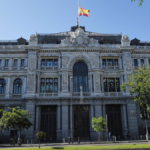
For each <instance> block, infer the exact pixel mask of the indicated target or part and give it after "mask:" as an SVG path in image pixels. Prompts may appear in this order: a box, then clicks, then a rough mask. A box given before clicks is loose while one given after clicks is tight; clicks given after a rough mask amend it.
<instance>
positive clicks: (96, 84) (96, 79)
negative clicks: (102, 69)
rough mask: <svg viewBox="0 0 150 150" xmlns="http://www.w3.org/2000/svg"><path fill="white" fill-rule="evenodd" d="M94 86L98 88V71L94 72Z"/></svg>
mask: <svg viewBox="0 0 150 150" xmlns="http://www.w3.org/2000/svg"><path fill="white" fill-rule="evenodd" d="M95 88H96V90H98V89H99V74H98V73H96V74H95Z"/></svg>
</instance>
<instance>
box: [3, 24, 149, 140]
mask: <svg viewBox="0 0 150 150" xmlns="http://www.w3.org/2000/svg"><path fill="white" fill-rule="evenodd" d="M142 64H144V65H146V66H148V65H150V42H141V41H140V40H138V39H133V40H131V41H130V40H129V37H128V36H126V35H125V36H122V34H100V33H93V32H88V31H86V30H85V27H82V26H81V27H78V26H74V27H71V30H70V31H68V32H62V33H56V34H39V33H37V34H36V35H34V34H32V35H31V36H30V39H29V41H27V40H25V39H24V38H20V39H18V40H15V41H0V108H1V109H4V110H6V111H9V110H8V107H16V108H21V109H25V110H28V117H29V119H30V121H31V122H32V123H33V126H32V127H31V128H30V129H29V130H24V131H23V132H22V134H23V135H22V138H24V139H36V133H37V132H38V131H44V132H46V134H47V139H46V140H47V141H50V140H52V141H61V140H62V138H65V139H66V140H67V138H68V137H70V136H71V131H73V135H74V139H75V140H76V139H77V137H80V138H81V139H87V140H92V139H95V138H97V133H96V132H94V130H93V128H92V126H91V120H92V117H100V116H103V117H104V118H105V119H106V116H107V123H108V131H109V132H111V133H112V135H115V136H116V137H117V139H124V138H125V137H126V133H127V131H129V133H130V135H131V136H132V137H133V136H134V138H137V139H138V138H139V135H144V134H145V133H144V131H145V122H144V120H143V119H141V117H140V114H141V111H140V107H139V104H138V103H135V102H134V101H133V97H132V96H130V95H129V93H128V89H127V88H126V90H125V91H121V89H120V84H122V83H123V82H126V81H127V79H128V75H130V74H132V72H133V67H141V66H142ZM81 86H82V89H81V88H80V87H81ZM147 123H148V126H150V122H149V121H147ZM106 131H107V130H106V129H105V131H104V132H103V133H101V137H102V139H106V133H107V132H106ZM13 132H14V131H13V130H9V131H5V132H3V133H2V132H1V131H0V141H1V140H8V139H10V137H11V136H12V134H13Z"/></svg>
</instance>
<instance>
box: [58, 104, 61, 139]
mask: <svg viewBox="0 0 150 150" xmlns="http://www.w3.org/2000/svg"><path fill="white" fill-rule="evenodd" d="M57 141H61V130H60V105H57Z"/></svg>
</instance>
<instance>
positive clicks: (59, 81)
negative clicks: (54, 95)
mask: <svg viewBox="0 0 150 150" xmlns="http://www.w3.org/2000/svg"><path fill="white" fill-rule="evenodd" d="M60 75H61V74H60V73H58V94H60V84H61V83H60Z"/></svg>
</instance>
